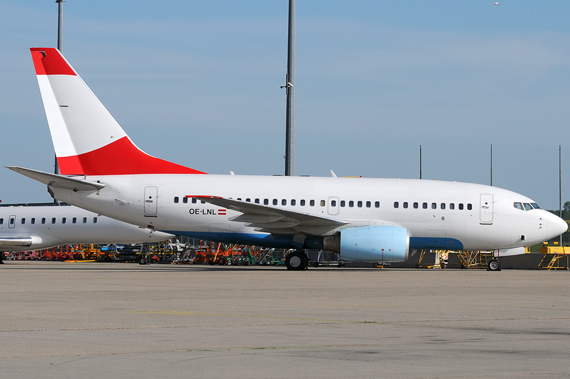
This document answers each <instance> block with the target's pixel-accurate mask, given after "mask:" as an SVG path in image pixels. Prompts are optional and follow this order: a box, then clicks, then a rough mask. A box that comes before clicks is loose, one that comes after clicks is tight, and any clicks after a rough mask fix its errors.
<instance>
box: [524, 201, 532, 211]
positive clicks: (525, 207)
mask: <svg viewBox="0 0 570 379" xmlns="http://www.w3.org/2000/svg"><path fill="white" fill-rule="evenodd" d="M524 209H525V210H526V211H532V210H533V209H534V208H533V207H532V205H530V204H529V203H524Z"/></svg>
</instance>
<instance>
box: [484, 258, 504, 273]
mask: <svg viewBox="0 0 570 379" xmlns="http://www.w3.org/2000/svg"><path fill="white" fill-rule="evenodd" d="M487 270H488V271H501V262H500V261H499V260H498V259H497V258H493V259H491V260H489V265H488V268H487Z"/></svg>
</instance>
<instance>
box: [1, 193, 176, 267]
mask: <svg viewBox="0 0 570 379" xmlns="http://www.w3.org/2000/svg"><path fill="white" fill-rule="evenodd" d="M172 237H174V236H173V235H171V234H168V233H162V232H157V231H155V230H153V229H148V228H140V227H138V226H136V225H131V224H127V223H125V222H122V221H117V220H114V219H112V218H108V217H104V216H99V215H97V214H96V213H93V212H89V211H86V210H84V209H81V208H77V207H73V206H70V205H68V204H55V203H47V204H12V205H10V204H6V205H4V204H3V205H0V261H1V260H2V259H1V258H2V255H3V254H4V252H6V251H30V250H40V249H47V248H50V247H54V246H59V245H63V244H76V243H97V244H110V243H142V242H158V241H164V240H166V239H169V238H172Z"/></svg>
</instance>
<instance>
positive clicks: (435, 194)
mask: <svg viewBox="0 0 570 379" xmlns="http://www.w3.org/2000/svg"><path fill="white" fill-rule="evenodd" d="M81 179H83V177H81ZM86 179H87V180H88V181H100V182H101V183H103V184H105V188H103V189H101V190H100V191H90V192H86V191H79V192H73V191H71V190H68V189H62V188H51V190H52V191H53V194H54V196H55V198H57V199H59V200H62V201H65V202H68V203H72V204H75V205H77V206H80V207H82V208H85V209H89V210H91V211H94V212H98V213H101V214H104V215H107V216H109V217H112V218H116V219H119V220H122V221H125V222H129V223H133V224H136V225H139V226H151V227H154V228H156V229H157V230H162V231H169V232H176V233H181V234H184V233H182V232H192V233H204V236H205V237H206V236H207V233H212V232H217V233H228V234H232V235H234V236H235V241H236V243H237V242H239V235H243V236H245V235H255V234H260V233H259V232H257V231H256V230H255V229H254V228H252V227H249V226H247V224H246V223H242V222H235V221H230V219H231V218H232V217H235V216H238V215H240V214H241V213H240V212H235V211H232V210H229V209H228V210H227V211H226V212H222V214H221V215H220V212H219V210H220V208H219V207H217V206H214V205H211V204H207V203H206V204H201V202H200V201H198V202H197V203H196V204H192V203H191V201H189V202H188V203H183V201H182V199H183V198H184V197H185V196H187V195H194V196H196V195H198V196H200V195H203V196H220V197H224V198H233V199H238V198H241V199H242V200H243V201H246V199H248V198H249V199H251V202H254V201H255V199H260V201H261V204H263V200H264V199H269V206H270V207H274V208H281V209H288V210H292V211H295V212H300V213H307V214H313V215H317V216H321V217H331V218H334V219H337V220H342V221H345V222H348V224H347V225H345V226H344V227H354V226H364V225H397V226H401V227H404V228H406V229H408V231H409V235H410V237H411V238H412V239H414V238H416V242H417V241H420V242H421V243H423V242H425V241H429V240H430V239H431V238H434V239H444V240H449V242H447V243H448V245H446V247H447V248H448V249H450V250H454V249H455V250H493V249H499V248H500V249H510V248H516V247H520V246H530V245H532V244H536V243H540V242H542V241H544V240H546V239H548V238H553V237H555V236H556V235H559V234H561V233H562V232H564V231H565V230H566V225H565V223H564V221H563V220H561V219H560V218H558V217H556V216H555V215H552V214H551V213H549V212H547V211H545V210H542V209H532V210H528V211H525V210H520V209H516V208H515V207H514V206H513V203H514V202H521V203H533V201H532V200H531V199H529V198H528V197H526V196H523V195H520V194H518V193H515V192H512V191H508V190H504V189H500V188H496V187H491V186H486V185H479V184H470V183H458V182H444V181H432V180H412V179H366V178H359V179H358V178H336V177H331V178H319V177H279V176H275V177H264V176H240V175H171V174H156V175H121V176H112V175H109V176H92V177H87V178H86ZM146 187H156V191H157V192H156V193H157V198H156V203H155V204H154V205H153V206H155V207H156V214H155V215H150V216H149V215H145V199H144V194H145V188H146ZM175 197H179V199H180V200H179V203H177V204H176V203H174V198H175ZM273 199H277V202H278V203H277V205H273ZM283 199H285V200H286V201H287V205H282V200H283ZM292 199H295V200H296V205H295V206H292V205H291V200H292ZM331 199H337V201H339V202H340V201H342V200H344V201H345V202H346V204H345V206H344V207H340V206H338V207H331V202H330V200H331ZM301 200H305V201H306V205H305V206H301V205H300V202H301ZM310 200H314V201H315V205H314V206H310V205H309V202H310ZM321 200H324V201H325V203H324V204H325V205H324V206H321ZM349 201H354V202H355V205H354V206H353V207H349V206H348V204H349V203H348V202H349ZM358 201H362V202H363V206H362V207H358V206H357V204H358V203H357V202H358ZM367 201H370V202H371V207H370V208H368V207H366V202H367ZM376 201H379V202H380V207H379V208H376V207H375V202H376ZM482 201H483V204H482ZM489 201H490V204H489ZM395 202H398V203H399V208H395V207H394V203H395ZM404 202H407V203H408V208H407V209H406V208H404V207H403V205H404V204H403V203H404ZM415 202H417V203H419V208H418V209H415V208H414V207H413V204H414V203H415ZM484 202H487V203H488V204H484ZM423 203H427V204H428V208H427V209H424V208H423ZM442 203H444V204H446V207H445V209H442V207H441V204H442ZM451 203H453V204H454V205H455V209H450V204H451ZM432 204H436V206H435V209H434V208H432ZM459 204H463V206H464V209H463V210H460V209H458V208H459ZM468 204H471V206H472V209H471V210H468V209H467V206H468ZM318 232H319V231H318V230H315V233H314V234H315V235H319V233H318ZM334 232H336V230H334V231H332V232H331V231H329V232H328V234H331V233H334ZM261 234H267V233H261ZM320 236H322V234H321V235H320ZM454 240H456V241H458V242H460V246H458V245H457V243H455V242H453V241H454ZM454 243H455V245H454ZM412 245H414V244H412ZM428 245H429V244H428ZM412 247H413V248H419V247H418V246H416V247H414V246H412Z"/></svg>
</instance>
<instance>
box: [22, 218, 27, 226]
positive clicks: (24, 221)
mask: <svg viewBox="0 0 570 379" xmlns="http://www.w3.org/2000/svg"><path fill="white" fill-rule="evenodd" d="M21 222H22V225H24V224H25V223H26V218H25V217H23V218H22V221H21Z"/></svg>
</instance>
